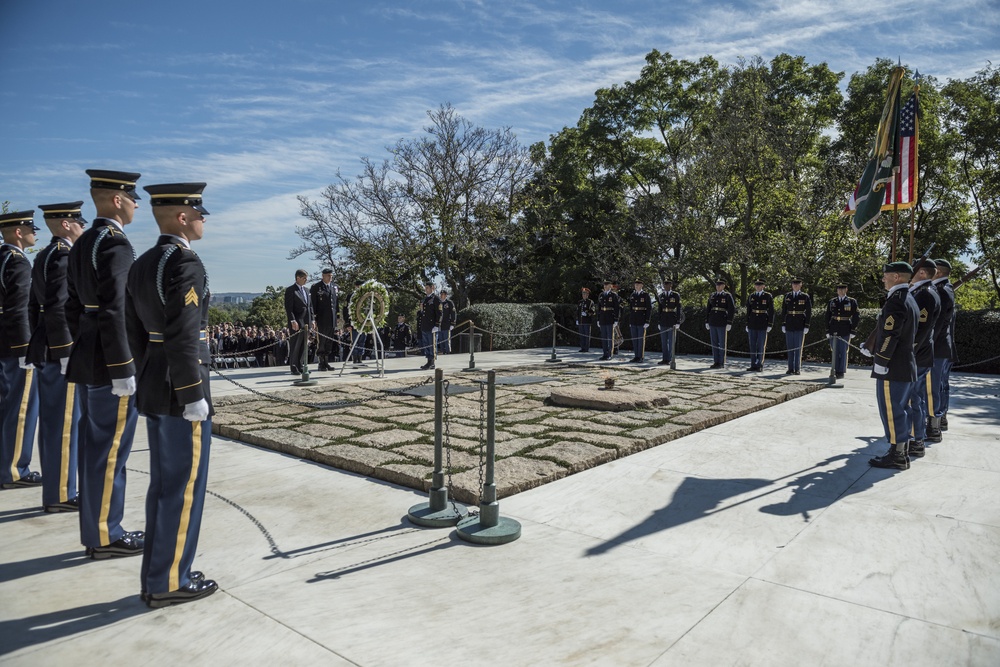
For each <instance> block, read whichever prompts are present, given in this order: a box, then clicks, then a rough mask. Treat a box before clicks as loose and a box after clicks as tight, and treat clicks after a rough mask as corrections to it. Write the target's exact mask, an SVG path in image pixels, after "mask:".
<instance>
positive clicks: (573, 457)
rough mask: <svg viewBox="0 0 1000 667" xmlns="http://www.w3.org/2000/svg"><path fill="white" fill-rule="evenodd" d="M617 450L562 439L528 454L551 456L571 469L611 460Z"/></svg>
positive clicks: (532, 455) (536, 456)
mask: <svg viewBox="0 0 1000 667" xmlns="http://www.w3.org/2000/svg"><path fill="white" fill-rule="evenodd" d="M616 455H617V452H615V451H614V450H610V449H604V448H602V447H596V446H594V445H591V444H588V443H586V442H572V441H566V440H561V441H559V442H556V443H554V444H551V445H549V446H548V447H541V448H539V449H535V450H533V451H532V452H531V454H529V455H528V456H530V457H532V458H542V457H544V458H550V459H556V460H557V461H562V462H564V463H567V464H569V469H570V471H577V470H583V469H584V468H586V467H589V466H592V465H595V462H597V461H600V462H604V461H610V460H612V459H613V458H615V456H616Z"/></svg>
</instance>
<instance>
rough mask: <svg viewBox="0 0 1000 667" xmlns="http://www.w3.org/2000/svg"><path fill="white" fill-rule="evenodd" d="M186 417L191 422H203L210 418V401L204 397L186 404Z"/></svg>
mask: <svg viewBox="0 0 1000 667" xmlns="http://www.w3.org/2000/svg"><path fill="white" fill-rule="evenodd" d="M184 419H186V420H188V421H189V422H203V421H205V420H206V419H208V401H206V400H205V399H204V398H202V399H200V400H198V401H195V402H194V403H188V404H187V405H185V406H184Z"/></svg>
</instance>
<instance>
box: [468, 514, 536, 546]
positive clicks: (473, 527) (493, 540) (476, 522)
mask: <svg viewBox="0 0 1000 667" xmlns="http://www.w3.org/2000/svg"><path fill="white" fill-rule="evenodd" d="M455 530H456V531H457V533H458V536H459V537H461V538H462V539H463V540H465V541H466V542H472V543H473V544H507V543H508V542H513V541H514V540H516V539H517V538H519V537H521V524H520V523H518V522H517V521H515V520H514V519H508V518H506V517H499V518H498V519H497V523H496V525H495V526H484V525H483V524H481V523H480V517H478V516H470V517H469V518H467V519H463V520H462V521H459V522H458V525H457V526H456V527H455Z"/></svg>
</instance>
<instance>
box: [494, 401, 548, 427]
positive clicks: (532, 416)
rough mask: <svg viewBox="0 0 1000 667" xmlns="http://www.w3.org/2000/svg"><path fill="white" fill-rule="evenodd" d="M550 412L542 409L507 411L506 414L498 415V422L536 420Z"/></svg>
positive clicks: (536, 405) (537, 405)
mask: <svg viewBox="0 0 1000 667" xmlns="http://www.w3.org/2000/svg"><path fill="white" fill-rule="evenodd" d="M535 407H536V408H538V407H539V404H535ZM541 407H545V406H541ZM548 414H549V413H548V412H543V411H542V410H541V409H533V410H523V411H517V412H513V413H505V414H504V415H502V416H498V417H497V424H501V423H503V424H507V423H515V422H527V421H534V420H536V419H541V418H542V417H547V416H548Z"/></svg>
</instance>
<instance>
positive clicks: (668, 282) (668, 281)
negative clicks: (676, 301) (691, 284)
mask: <svg viewBox="0 0 1000 667" xmlns="http://www.w3.org/2000/svg"><path fill="white" fill-rule="evenodd" d="M663 284H664V285H673V284H674V281H673V280H671V279H670V278H664V279H663Z"/></svg>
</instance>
